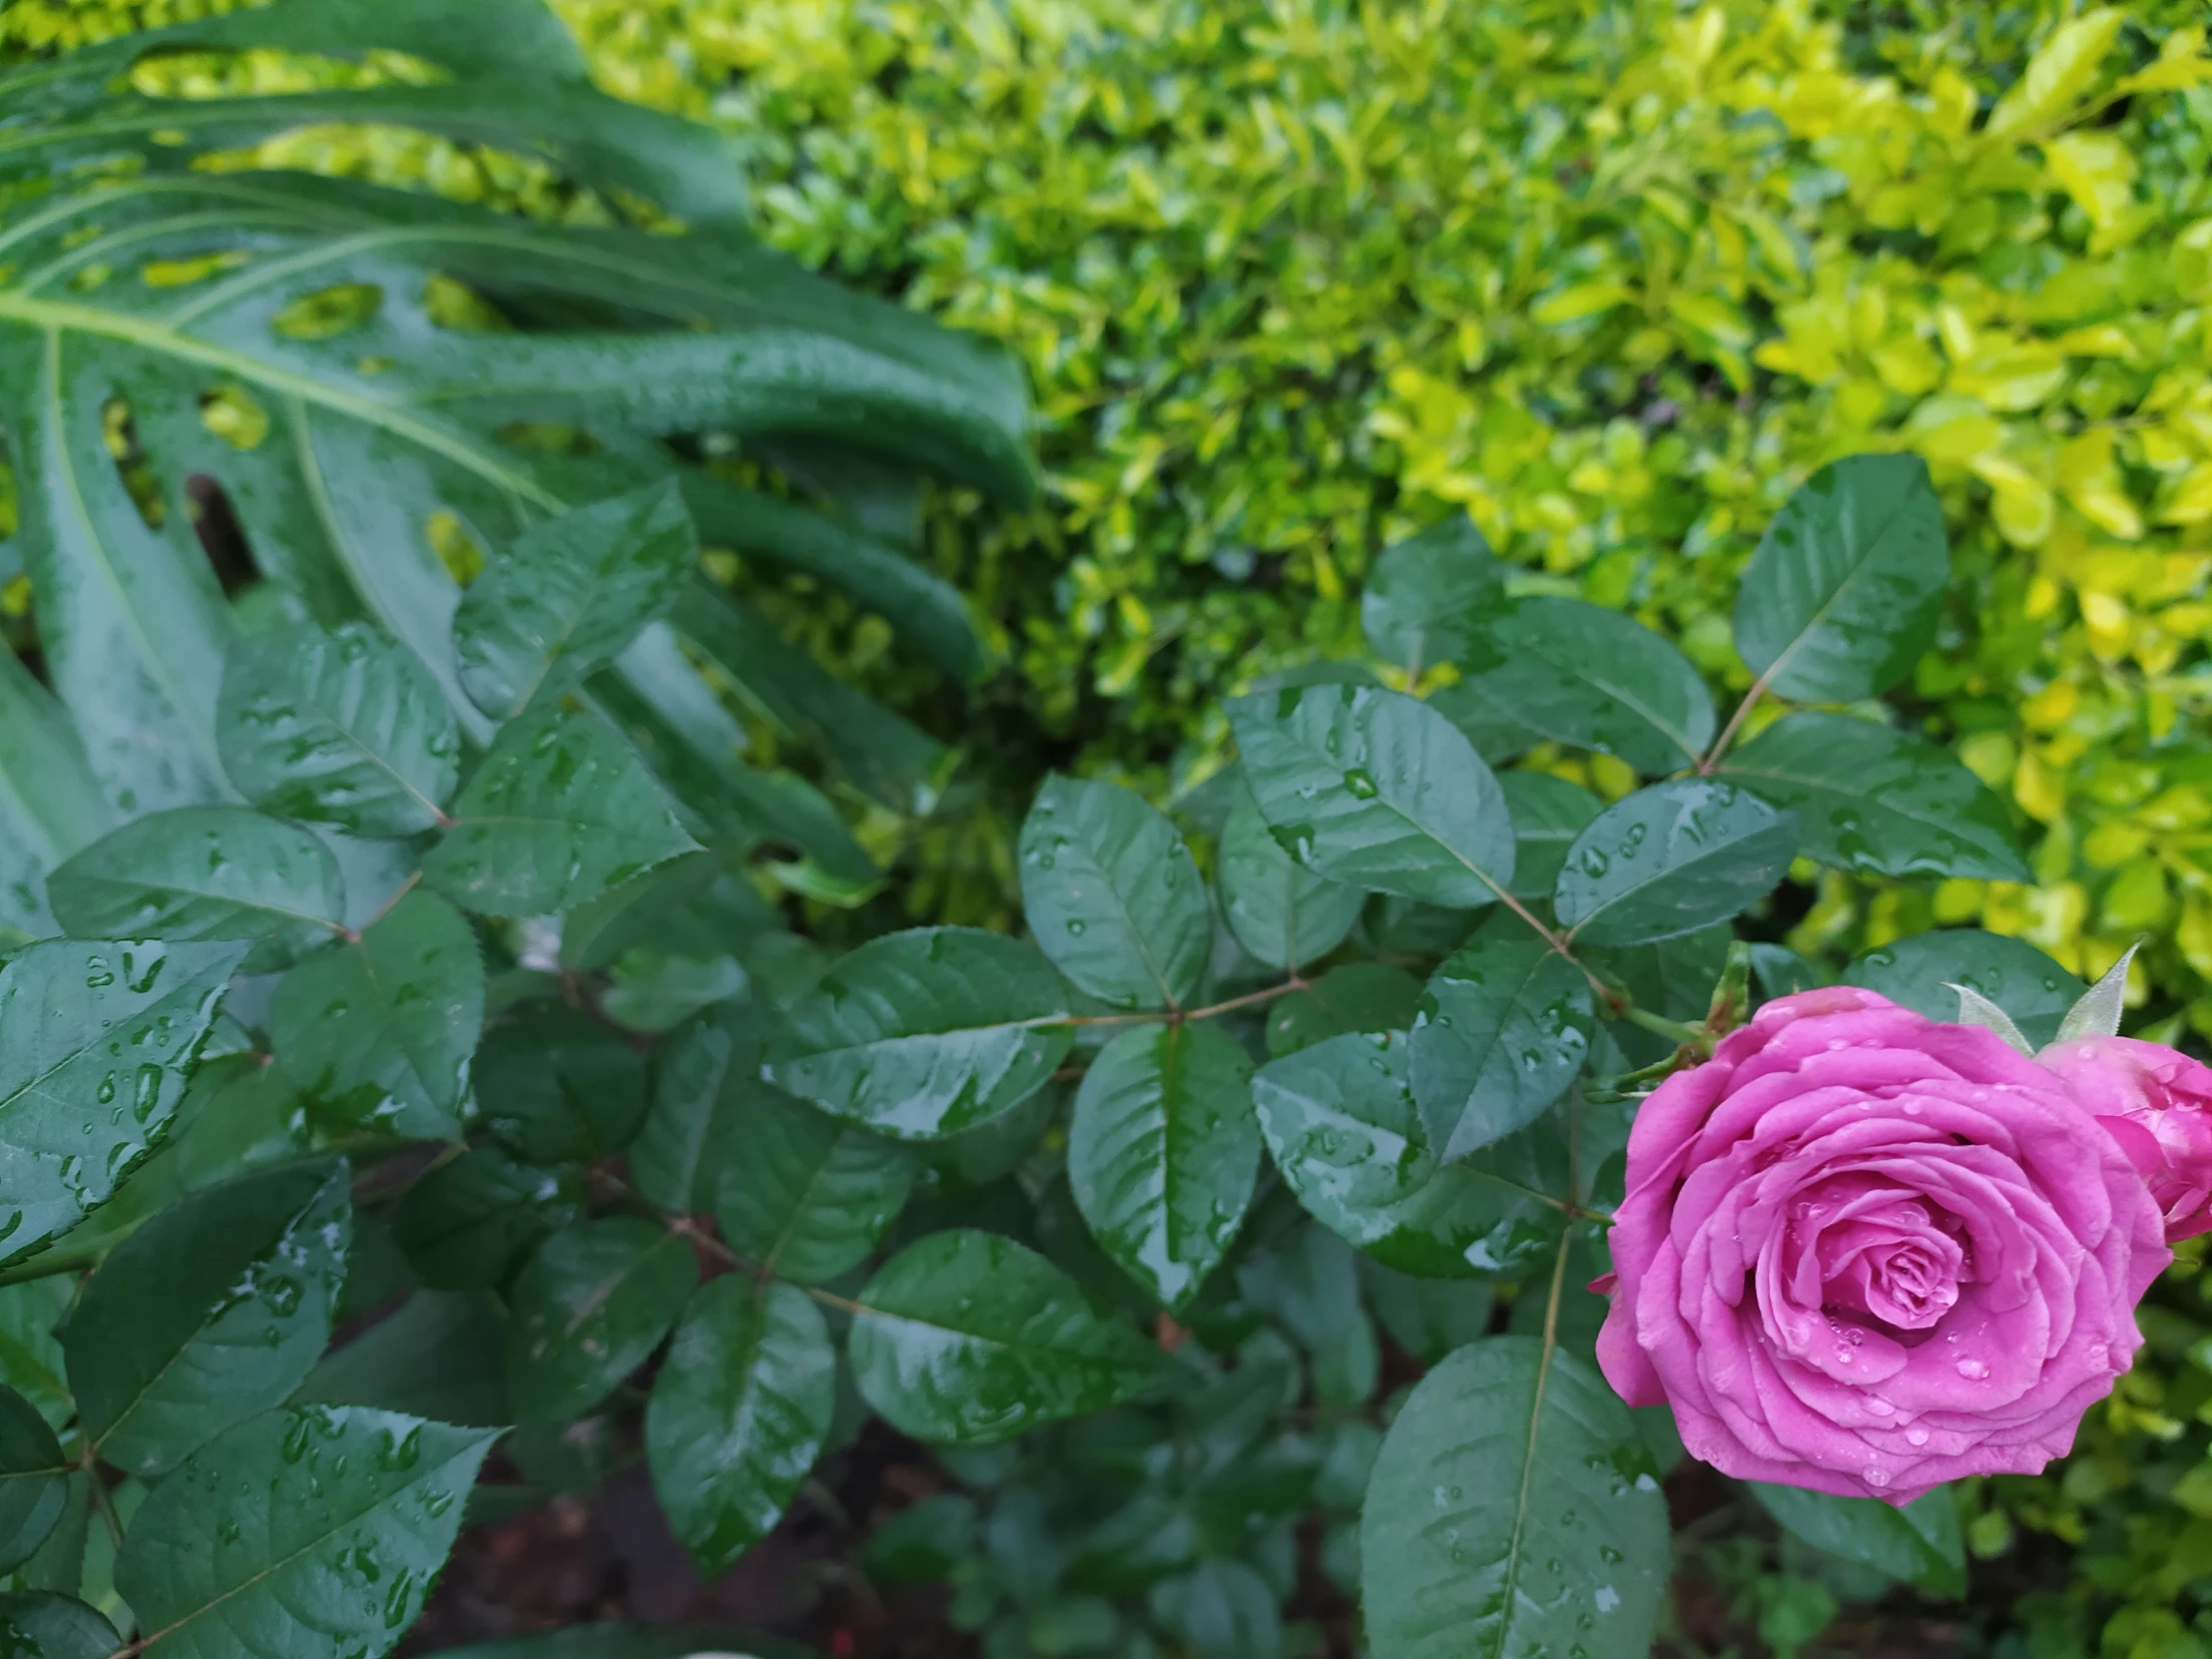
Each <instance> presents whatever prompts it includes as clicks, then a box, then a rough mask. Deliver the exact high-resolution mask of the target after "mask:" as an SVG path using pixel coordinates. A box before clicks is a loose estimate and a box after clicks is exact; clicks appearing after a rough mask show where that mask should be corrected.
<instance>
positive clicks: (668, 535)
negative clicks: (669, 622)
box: [453, 479, 699, 721]
mask: <svg viewBox="0 0 2212 1659" xmlns="http://www.w3.org/2000/svg"><path fill="white" fill-rule="evenodd" d="M698 562H699V538H698V536H697V534H696V533H695V532H694V531H693V529H692V522H691V517H690V515H689V514H688V513H686V512H685V510H684V498H683V496H682V495H681V494H680V493H679V492H678V490H677V487H676V484H675V481H674V480H673V479H671V480H668V481H665V482H663V483H659V484H655V485H652V486H651V487H649V488H646V489H642V490H638V491H636V492H634V493H632V494H629V495H618V496H613V497H611V498H609V499H607V500H604V501H595V502H593V503H592V504H591V505H589V506H587V507H578V508H576V509H574V510H573V511H571V512H566V513H563V514H561V515H560V516H559V517H558V518H551V519H547V520H544V521H543V522H541V523H538V524H533V525H531V526H530V527H529V528H528V529H526V530H524V531H523V532H522V534H521V535H519V536H517V537H515V538H514V540H513V541H511V542H510V543H508V545H507V547H506V548H505V549H504V551H502V552H501V553H500V555H499V556H498V557H497V558H495V559H493V560H492V561H491V563H490V564H488V565H487V566H485V568H484V572H483V574H482V575H480V576H479V577H477V578H476V580H475V581H474V582H473V583H471V584H470V585H469V589H468V592H467V593H466V594H465V595H463V597H462V599H461V604H460V609H459V610H457V611H456V612H454V614H453V652H454V656H455V658H456V659H457V660H458V662H459V664H460V678H461V687H462V689H463V690H464V691H466V692H467V693H468V696H469V700H470V701H471V702H473V703H474V704H475V705H476V707H477V708H479V709H481V710H483V712H484V713H485V714H487V715H489V716H490V717H491V718H492V719H493V720H496V721H507V720H512V719H514V718H515V716H517V715H519V714H522V713H523V712H524V711H525V710H528V709H533V708H535V709H542V708H545V707H546V706H547V705H549V704H550V703H552V702H553V700H554V699H556V698H558V697H559V696H560V695H561V694H562V693H563V692H565V691H568V690H570V689H572V688H573V687H575V686H576V685H578V684H579V683H581V682H582V681H583V679H584V677H585V676H586V675H588V674H590V673H591V671H592V670H593V669H596V668H598V667H600V666H601V665H602V664H604V663H610V662H612V661H614V659H615V658H616V657H618V656H620V655H621V654H622V651H623V648H624V647H625V646H627V645H628V644H629V643H630V641H631V640H632V639H634V638H635V637H636V636H637V632H638V630H639V629H641V628H643V627H644V626H645V625H646V624H647V623H648V622H651V621H653V620H654V619H655V618H657V617H659V616H660V615H661V614H662V613H663V612H665V611H666V610H667V609H668V607H669V604H670V602H671V601H672V600H673V599H674V598H675V596H676V589H677V584H678V583H680V582H681V581H682V580H683V579H684V577H685V576H686V575H688V574H689V573H690V572H691V570H692V567H693V566H695V565H696V564H697V563H698Z"/></svg>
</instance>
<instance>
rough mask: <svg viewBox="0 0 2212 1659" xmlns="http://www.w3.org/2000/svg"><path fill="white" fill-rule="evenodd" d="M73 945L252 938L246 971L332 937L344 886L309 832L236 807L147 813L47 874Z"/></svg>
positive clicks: (275, 962) (341, 908) (48, 891)
mask: <svg viewBox="0 0 2212 1659" xmlns="http://www.w3.org/2000/svg"><path fill="white" fill-rule="evenodd" d="M46 896H47V899H48V900H49V902H51V903H52V905H53V907H54V917H55V919H56V920H57V921H59V922H60V923H61V924H62V927H63V928H64V929H65V930H66V931H67V932H69V933H71V934H73V935H75V936H76V937H78V938H80V939H179V940H182V939H254V940H258V941H259V943H258V945H257V948H256V949H255V951H254V954H253V956H252V958H250V959H249V961H248V963H247V966H248V968H249V969H251V970H257V971H258V970H264V969H268V968H277V967H282V966H283V965H284V964H285V963H286V962H289V961H290V960H291V959H292V958H293V957H295V956H297V955H299V954H301V953H302V952H304V951H308V950H312V949H313V948H314V947H315V946H317V945H326V944H329V943H331V942H332V941H333V940H335V939H336V938H337V937H338V931H339V924H340V921H341V920H342V918H343V917H344V914H345V887H344V882H343V880H342V879H341V877H340V876H339V873H338V862H337V859H336V858H334V857H332V856H331V854H330V849H329V848H328V847H327V846H325V845H323V844H322V842H321V841H320V840H319V839H317V838H316V837H315V835H314V834H313V833H312V832H311V831H309V830H302V829H300V828H299V826H297V825H296V824H284V823H280V822H279V821H277V820H276V819H273V818H265V817H263V816H262V815H261V814H260V813H257V812H254V811H252V810H251V809H249V808H246V807H179V808H177V809H175V810H174V811H172V812H167V813H150V814H148V815H147V816H146V817H145V818H141V819H135V820H133V821H132V822H131V823H129V824H126V825H125V826H124V827H123V828H122V829H120V830H115V831H113V832H112V833H110V834H108V835H105V836H103V837H102V838H101V839H99V840H96V841H94V842H93V843H92V844H91V845H90V846H88V847H86V848H85V849H84V850H83V851H82V852H80V853H78V854H77V855H76V856H75V857H73V858H71V859H70V860H69V861H68V862H67V863H65V864H63V865H62V866H61V867H60V868H59V869H57V870H55V871H54V873H53V874H51V875H49V876H48V877H47V878H46Z"/></svg>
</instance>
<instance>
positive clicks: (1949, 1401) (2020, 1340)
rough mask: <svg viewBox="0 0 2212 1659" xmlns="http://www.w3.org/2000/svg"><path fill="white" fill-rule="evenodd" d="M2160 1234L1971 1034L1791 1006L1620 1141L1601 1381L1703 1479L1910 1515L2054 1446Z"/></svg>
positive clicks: (1830, 994) (2105, 1169) (2070, 1126)
mask: <svg viewBox="0 0 2212 1659" xmlns="http://www.w3.org/2000/svg"><path fill="white" fill-rule="evenodd" d="M2161 1232H2162V1228H2161V1226H2160V1223H2159V1216H2158V1208H2157V1206H2156V1205H2155V1204H2153V1203H2152V1202H2151V1197H2150V1193H2149V1191H2148V1189H2147V1188H2146V1187H2145V1185H2144V1183H2143V1180H2142V1178H2141V1177H2140V1176H2139V1175H2138V1174H2136V1172H2135V1170H2134V1168H2133V1167H2132V1166H2131V1165H2130V1163H2129V1162H2128V1159H2127V1157H2126V1156H2125V1155H2124V1154H2123V1152H2122V1151H2121V1149H2120V1146H2119V1143H2118V1142H2117V1141H2116V1140H2115V1139H2114V1138H2113V1137H2112V1136H2111V1135H2109V1134H2107V1133H2106V1132H2105V1130H2104V1129H2103V1127H2102V1126H2101V1125H2100V1124H2098V1122H2097V1121H2096V1120H2095V1118H2093V1117H2092V1116H2090V1115H2089V1113H2087V1112H2085V1111H2083V1110H2082V1108H2081V1107H2080V1105H2079V1104H2077V1103H2076V1101H2075V1100H2074V1098H2073V1097H2072V1096H2071V1095H2069V1094H2068V1093H2067V1092H2066V1090H2065V1088H2064V1087H2063V1086H2061V1085H2060V1084H2059V1083H2058V1082H2057V1080H2056V1079H2055V1078H2054V1077H2053V1076H2052V1075H2051V1073H2049V1072H2047V1071H2045V1070H2043V1069H2042V1067H2040V1066H2038V1065H2037V1064H2036V1063H2035V1062H2034V1061H2033V1060H2031V1059H2029V1058H2028V1057H2027V1056H2025V1055H2023V1054H2021V1053H2019V1052H2017V1051H2016V1050H2014V1049H2013V1048H2011V1047H2009V1046H2008V1045H2007V1044H2006V1043H2005V1042H2004V1040H2003V1039H2002V1038H2000V1037H1998V1036H1997V1035H1996V1034H1995V1033H1994V1032H1991V1031H1986V1030H1983V1029H1981V1028H1979V1027H1976V1026H1966V1025H1943V1024H1938V1023H1936V1021H1934V1020H1929V1019H1924V1018H1922V1017H1921V1016H1920V1015H1919V1014H1916V1013H1914V1012H1912V1011H1911V1010H1910V1009H1907V1008H1900V1007H1898V1006H1897V1005H1896V1004H1894V1003H1892V1002H1889V1001H1887V1000H1885V999H1884V998H1882V997H1879V996H1877V995H1875V994H1874V993H1873V992H1872V991H1865V990H1860V989H1857V988H1856V987H1852V986H1838V987H1834V988H1831V989H1827V990H1816V991H1805V992H1802V993H1800V994H1798V995H1796V996H1785V997H1781V998H1778V999H1777V1000H1775V1001H1773V1002H1769V1003H1768V1004H1767V1005H1766V1006H1765V1007H1763V1008H1761V1009H1760V1010H1759V1013H1758V1015H1757V1016H1756V1017H1755V1018H1754V1019H1753V1020H1752V1022H1751V1023H1750V1024H1749V1025H1747V1026H1745V1027H1744V1028H1743V1029H1742V1030H1740V1031H1737V1032H1736V1033H1735V1034H1733V1035H1732V1036H1730V1037H1728V1038H1727V1039H1726V1040H1724V1041H1723V1042H1722V1043H1721V1045H1720V1049H1719V1052H1718V1053H1716V1054H1715V1055H1714V1057H1713V1058H1712V1059H1711V1060H1710V1061H1708V1062H1707V1063H1706V1064H1704V1065H1702V1066H1699V1067H1697V1068H1696V1069H1695V1070H1693V1071H1687V1072H1681V1073H1678V1074H1677V1075H1675V1076H1673V1077H1670V1078H1669V1079H1668V1080H1667V1081H1666V1082H1665V1083H1664V1084H1663V1085H1661V1087H1660V1088H1659V1089H1658V1090H1657V1091H1656V1092H1655V1093H1654V1094H1653V1095H1652V1096H1651V1098H1650V1099H1649V1100H1647V1101H1645V1102H1644V1104H1643V1107H1642V1110H1641V1111H1639V1112H1638V1113H1637V1116H1636V1124H1635V1129H1634V1131H1633V1132H1632V1133H1631V1135H1630V1136H1629V1141H1628V1196H1627V1198H1626V1199H1625V1201H1624V1202H1623V1203H1622V1205H1621V1208H1620V1212H1619V1214H1618V1215H1617V1216H1616V1218H1615V1224H1614V1227H1613V1230H1612V1247H1613V1262H1614V1266H1615V1269H1616V1272H1617V1275H1618V1280H1617V1283H1616V1285H1615V1287H1614V1290H1613V1306H1612V1311H1611V1312H1610V1313H1609V1314H1608V1315H1607V1317H1606V1321H1605V1329H1604V1331H1603V1332H1602V1333H1601V1334H1600V1336H1599V1338H1598V1350H1597V1352H1598V1363H1599V1365H1600V1366H1601V1367H1602V1368H1603V1369H1604V1372H1605V1376H1606V1379H1607V1381H1608V1382H1610V1383H1612V1384H1613V1386H1614V1387H1615V1388H1616V1389H1617V1390H1619V1392H1620V1394H1621V1396H1622V1397H1623V1398H1624V1399H1626V1400H1627V1401H1628V1402H1629V1403H1630V1404H1632V1405H1650V1404H1656V1403H1658V1402H1659V1401H1661V1400H1664V1401H1666V1402H1667V1403H1668V1404H1669V1405H1671V1406H1672V1407H1673V1408H1674V1417H1675V1422H1676V1425H1677V1426H1678V1427H1679V1428H1680V1430H1681V1433H1682V1442H1683V1444H1684V1445H1685V1446H1687V1447H1688V1448H1689V1450H1690V1451H1691V1453H1692V1454H1693V1455H1695V1456H1698V1457H1702V1458H1703V1459H1705V1461H1707V1462H1709V1463H1712V1464H1713V1465H1715V1466H1716V1467H1718V1468H1720V1469H1722V1470H1723V1471H1725V1472H1726V1473H1729V1474H1733V1475H1738V1476H1741V1477H1743V1478H1746V1479H1751V1480H1768V1481H1776V1482H1780V1483H1782V1484H1785V1485H1791V1486H1806V1487H1810V1488H1812V1489H1813V1490H1815V1491H1823V1492H1836V1493H1841V1494H1844V1495H1847V1496H1870V1497H1881V1498H1887V1499H1888V1500H1889V1501H1891V1502H1892V1503H1905V1502H1908V1501H1910V1500H1911V1499H1913V1498H1915V1497H1918V1496H1919V1495H1920V1494H1921V1493H1922V1492H1924V1491H1926V1490H1927V1489H1928V1488H1929V1487H1931V1486H1934V1485H1936V1484H1938V1483H1940V1482H1942V1481H1945V1480H1950V1479H1954V1478H1956V1477H1957V1476H1959V1475H1966V1474H1991V1473H2023V1474H2024V1473H2032V1472H2033V1471H2035V1470H2037V1469H2040V1468H2041V1467H2042V1466H2043V1465H2044V1464H2045V1463H2046V1462H2048V1461H2049V1460H2050V1459H2051V1458H2053V1457H2056V1456H2059V1455H2061V1454H2063V1453H2064V1452H2065V1451H2066V1450H2067V1448H2068V1447H2070V1446H2071V1445H2072V1443H2073V1436H2074V1426H2075V1424H2076V1423H2077V1422H2078V1421H2079V1420H2080V1417H2081V1413H2082V1412H2083V1410H2085V1409H2086V1408H2087V1407H2088V1405H2089V1403H2090V1402H2091V1401H2092V1400H2096V1399H2099V1398H2102V1397H2103V1396H2104V1395H2105V1394H2106V1393H2108V1392H2109V1391H2110V1390H2111V1387H2112V1379H2113V1377H2114V1376H2115V1375H2116V1374H2118V1373H2120V1372H2123V1371H2125V1370H2126V1369H2127V1367H2128V1363H2129V1361H2130V1360H2131V1359H2133V1357H2134V1354H2135V1350H2136V1348H2137V1346H2138V1345H2139V1344H2140V1342H2141V1338H2140V1336H2139V1335H2138V1333H2137V1332H2136V1329H2135V1319H2134V1309H2135V1304H2136V1301H2137V1299H2138V1298H2140V1297H2141V1296H2142V1294H2143V1292H2144V1290H2145V1289H2146V1288H2147V1287H2148V1286H2149V1284H2150V1282H2151V1281H2152V1280H2153V1279H2155V1278H2156V1277H2157V1276H2158V1273H2159V1270H2160V1269H2162V1268H2163V1267H2165V1265H2166V1264H2167V1262H2168V1261H2170V1260H2171V1259H2172V1258H2171V1256H2170V1255H2169V1253H2168V1252H2167V1250H2166V1248H2165V1246H2164V1245H2163V1244H2162V1243H2161V1242H2160V1236H2161Z"/></svg>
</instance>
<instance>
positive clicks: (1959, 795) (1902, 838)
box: [1719, 714, 2029, 881]
mask: <svg viewBox="0 0 2212 1659" xmlns="http://www.w3.org/2000/svg"><path fill="white" fill-rule="evenodd" d="M1719 776H1720V777H1722V778H1729V779H1733V780H1735V781H1736V782H1737V783H1739V784H1741V785H1743V786H1744V788H1745V789H1747V790H1750V791H1751V792H1752V793H1753V794H1754V795H1756V796H1759V797H1761V798H1762V799H1763V800H1766V801H1771V802H1772V803H1774V805H1776V806H1777V807H1794V808H1796V809H1797V812H1798V820H1799V824H1800V827H1801V828H1802V830H1803V832H1804V847H1803V850H1804V852H1805V855H1806V856H1807V857H1809V858H1818V859H1819V860H1820V861H1821V862H1823V863H1828V864H1835V865H1837V866H1839V867H1840V868H1843V869H1849V870H1856V871H1858V872H1859V873H1861V874H1863V875H1943V876H1972V877H1975V878H1978V879H1982V880H1989V881H2025V880H2027V879H2028V878H2029V872H2028V867H2027V861H2026V859H2025V858H2024V857H2022V856H2021V853H2020V843H2019V835H2018V833H2017V832H2016V831H2015V830H2013V828H2012V820H2011V818H2010V817H2009V816H2008V815H2007V814H2006V812H2005V810H2004V803H2003V802H2001V801H1999V800H1998V799H1997V798H1996V796H1995V795H1993V794H1992V793H1990V791H1989V789H1988V787H1987V786H1986V785H1984V784H1983V783H1982V782H1981V780H1980V779H1978V778H1976V777H1975V776H1974V775H1973V774H1972V773H1970V772H1968V771H1967V770H1966V769H1965V768H1964V767H1963V766H1962V765H1960V764H1959V762H1958V761H1957V760H1956V759H1955V758H1954V757H1952V756H1951V755H1948V754H1946V753H1945V752H1944V751H1942V750H1940V749H1937V748H1936V746H1935V745H1934V744H1931V743H1924V742H1923V741H1922V740H1921V739H1919V738H1916V737H1912V736H1910V735H1909V734H1907V733H1904V732H1900V731H1897V730H1895V729H1894V728H1892V727H1888V726H1880V725H1877V724H1876V723H1875V722H1873V721H1871V720H1855V719H1853V718H1852V717H1851V716H1849V715H1825V714H1794V715H1785V716H1783V718H1782V719H1780V720H1778V721H1776V722H1775V723H1774V724H1773V725H1772V726H1770V727H1768V728H1767V729H1766V730H1765V731H1764V732H1762V733H1760V734H1759V736H1757V737H1756V738H1754V739H1752V740H1751V742H1749V743H1747V744H1745V745H1744V746H1743V747H1742V748H1741V749H1738V750H1736V751H1735V752H1734V753H1733V754H1731V755H1730V756H1729V758H1728V762H1727V764H1726V765H1725V766H1723V767H1722V768H1721V769H1720V772H1719Z"/></svg>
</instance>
